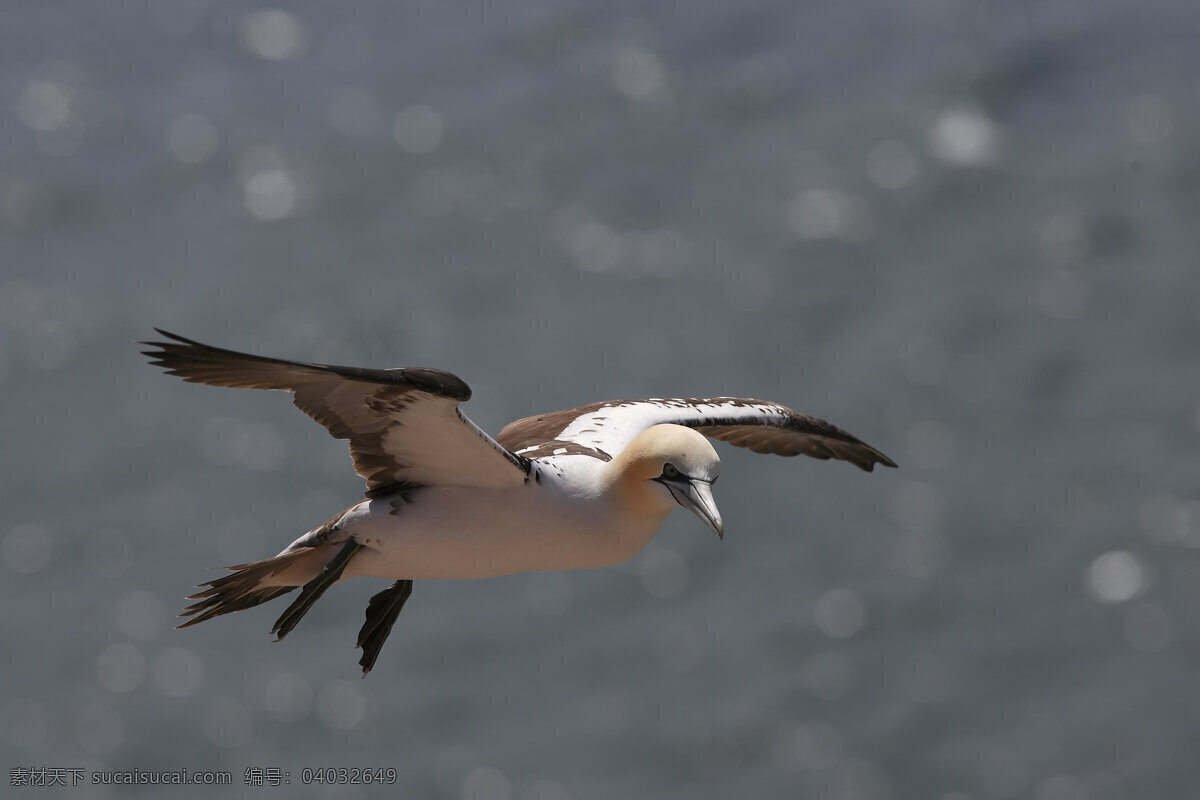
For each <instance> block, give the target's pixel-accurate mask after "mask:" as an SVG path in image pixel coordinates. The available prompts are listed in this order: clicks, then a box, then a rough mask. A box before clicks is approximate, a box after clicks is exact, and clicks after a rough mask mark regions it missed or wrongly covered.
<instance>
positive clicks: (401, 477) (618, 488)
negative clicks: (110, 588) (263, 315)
mask: <svg viewBox="0 0 1200 800" xmlns="http://www.w3.org/2000/svg"><path fill="white" fill-rule="evenodd" d="M155 330H157V331H158V333H160V334H162V335H163V336H164V337H166V338H168V339H170V340H171V341H168V342H142V344H145V345H148V346H150V347H152V348H156V349H153V350H148V351H144V353H143V354H144V355H146V356H149V358H150V360H151V362H152V363H153V364H155V365H157V366H160V367H163V368H164V369H165V370H166V371H167V372H168V373H169V374H171V375H178V376H179V377H181V378H183V379H184V380H185V381H188V382H191V383H206V384H209V385H211V386H229V387H234V388H243V389H279V390H283V391H288V392H291V393H292V400H293V402H294V403H295V404H296V406H297V407H298V408H299V409H300V410H301V411H303V412H304V413H306V414H308V415H309V416H310V417H312V418H313V419H315V420H316V421H317V422H319V423H321V425H323V426H325V428H326V429H327V430H328V431H329V432H330V434H332V435H333V436H335V437H337V438H339V439H348V440H349V442H350V455H351V457H352V458H353V460H354V469H355V471H356V472H357V473H358V474H359V475H361V476H362V477H363V478H364V479H365V480H366V482H367V491H366V498H365V499H364V500H362V501H361V502H359V503H357V504H355V505H353V506H350V507H349V508H347V509H346V510H344V511H341V512H339V513H337V514H335V515H334V516H332V517H330V518H329V519H328V520H326V521H325V522H324V523H322V524H321V525H319V526H318V527H316V528H314V529H312V530H311V531H309V532H308V533H306V534H304V535H303V536H301V537H300V538H299V539H297V540H296V541H294V542H292V543H291V544H290V545H288V546H287V547H286V548H284V550H283V551H282V552H281V553H279V555H277V556H274V557H273V558H268V559H266V560H263V561H255V562H252V563H247V564H238V565H236V566H233V567H229V569H230V570H231V571H232V574H230V575H226V576H224V577H222V578H217V579H215V580H211V581H208V582H206V583H203V584H200V586H199V587H197V588H201V589H203V591H200V592H198V593H196V594H194V595H192V596H191V597H189V598H188V599H189V600H194V601H196V602H194V603H193V604H192V605H190V606H189V607H188V608H187V609H185V610H184V612H183V614H181V616H190V617H191V619H189V620H188V621H187V622H185V623H183V624H182V625H180V626H179V627H181V628H184V627H187V626H188V625H194V624H196V623H197V622H203V621H204V620H206V619H211V618H212V617H215V616H218V615H220V614H227V613H229V612H231V611H240V610H241V609H244V608H250V607H251V606H256V605H258V604H260V603H264V602H266V601H267V600H272V599H274V598H276V597H278V596H280V595H282V594H286V593H287V592H290V591H291V590H293V589H295V588H297V587H303V588H302V590H301V592H300V595H299V596H298V597H297V598H296V600H295V601H294V602H293V603H292V604H291V605H290V606H289V607H288V608H287V610H286V611H284V612H283V614H282V615H281V616H280V617H279V619H278V620H277V621H276V622H275V625H274V627H273V628H272V629H271V633H273V634H275V635H276V641H278V640H280V639H282V638H283V637H285V636H287V634H288V633H289V632H290V631H291V630H292V629H293V628H294V627H295V626H296V623H298V622H299V621H300V619H301V618H302V617H303V616H304V614H305V613H306V612H307V611H308V609H309V608H311V607H312V605H313V603H315V602H316V601H317V600H318V599H319V598H320V597H321V595H322V594H323V593H324V592H325V590H326V589H328V588H329V587H330V586H331V585H333V584H334V583H337V582H338V581H341V580H345V579H347V578H353V577H359V576H366V577H372V578H386V579H390V580H394V583H392V585H391V586H390V587H388V588H387V589H385V590H384V591H382V592H379V593H378V594H376V595H375V596H373V597H372V598H371V600H370V603H369V604H368V605H367V611H366V622H365V623H364V624H363V627H362V629H361V631H360V632H359V635H358V645H357V646H358V647H360V648H362V650H363V655H362V658H361V659H360V661H359V664H360V665H361V666H362V668H363V675H364V676H365V675H366V674H367V672H369V671H370V670H371V668H372V667H373V666H374V665H375V660H376V658H377V657H378V656H379V650H380V648H381V647H382V646H383V643H384V641H385V640H386V639H387V636H388V634H389V633H390V632H391V629H392V625H393V624H394V623H395V621H396V617H397V616H398V615H399V614H400V610H401V609H402V608H403V606H404V603H405V601H406V600H407V599H408V597H409V595H410V594H411V593H412V584H413V581H414V580H423V579H427V578H460V579H462V578H484V577H491V576H496V575H508V574H511V573H516V572H535V571H548V570H568V569H581V568H586V567H602V566H608V565H611V564H617V563H620V562H622V561H626V560H627V559H629V558H631V557H632V556H634V555H635V554H636V553H638V552H639V551H640V550H641V549H642V548H643V547H645V546H646V544H647V543H648V542H649V541H650V539H651V538H652V537H653V536H654V534H655V532H656V531H657V530H658V528H659V526H660V525H661V524H662V522H663V520H664V519H666V517H667V514H668V513H669V512H670V511H671V509H672V508H674V507H675V506H676V505H680V506H683V507H684V508H686V509H688V510H689V511H691V512H693V513H694V514H695V515H696V516H698V517H699V518H700V519H701V520H703V521H704V523H705V524H706V525H708V527H710V528H712V529H713V531H715V532H716V534H717V536H719V537H722V536H723V535H724V524H723V522H722V521H721V514H720V512H719V511H718V510H717V504H716V501H714V500H713V495H712V485H713V484H714V483H715V482H716V480H717V475H718V473H719V472H720V466H721V461H720V459H719V458H718V457H717V453H716V451H715V450H714V449H713V447H712V445H711V444H710V443H709V441H708V439H706V438H705V437H706V436H709V437H712V438H714V439H720V440H722V441H725V442H728V443H730V444H732V445H735V446H737V447H748V448H749V449H751V450H753V451H754V452H756V453H774V454H776V455H782V456H794V455H799V454H801V453H803V454H805V455H808V456H812V457H814V458H819V459H830V458H836V459H840V460H842V461H848V462H850V463H851V464H854V465H855V466H857V467H859V468H861V469H863V470H866V471H867V472H870V471H871V470H872V468H873V467H874V466H875V465H876V464H883V465H885V466H888V467H894V466H896V465H895V464H894V463H893V462H892V460H891V459H889V458H888V457H887V456H885V455H884V454H883V453H881V452H879V451H878V450H876V449H875V448H873V447H870V446H869V445H867V444H865V443H863V442H862V441H860V440H859V439H857V438H856V437H854V436H852V435H851V434H849V433H847V432H846V431H844V430H842V429H841V428H838V427H836V426H834V425H831V424H830V423H828V422H825V421H824V420H820V419H816V418H815V417H810V416H807V415H805V414H800V413H797V412H795V411H792V410H791V409H790V408H787V407H785V406H781V405H779V404H777V403H768V402H763V401H761V400H749V399H744V398H737V397H714V398H708V399H648V400H614V401H610V402H601V403H592V404H591V405H586V406H581V407H579V408H572V409H569V410H566V411H557V412H554V413H551V414H541V415H538V416H535V417H528V418H526V419H521V420H517V421H516V422H512V423H509V424H508V425H507V426H505V428H504V430H502V431H501V432H500V435H499V436H497V437H496V438H494V439H493V438H492V437H491V436H488V434H486V433H484V432H483V431H482V430H480V429H479V428H478V427H477V426H476V425H475V424H474V423H473V422H471V420H469V419H468V418H467V417H466V415H464V414H463V413H462V411H461V410H460V409H459V406H458V404H459V403H461V402H463V401H465V400H468V399H469V398H470V396H471V390H470V388H468V387H467V385H466V384H465V383H464V382H463V381H462V380H461V379H459V378H458V377H456V376H455V375H452V374H450V373H448V372H443V371H441V370H436V369H428V368H421V367H410V368H404V369H362V368H359V367H338V366H331V365H325V364H306V363H300V362H295V361H284V360H281V359H276V358H264V357H262V356H254V355H248V354H245V353H238V352H234V351H232V350H224V349H221V348H218V347H210V346H209V345H206V344H201V343H200V342H196V341H192V340H191V339H186V338H184V337H182V336H178V335H176V334H173V333H168V332H167V331H164V330H160V329H157V328H156V329H155Z"/></svg>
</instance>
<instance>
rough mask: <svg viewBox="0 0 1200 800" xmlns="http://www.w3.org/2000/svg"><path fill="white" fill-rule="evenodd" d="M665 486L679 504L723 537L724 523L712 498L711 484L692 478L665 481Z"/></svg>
mask: <svg viewBox="0 0 1200 800" xmlns="http://www.w3.org/2000/svg"><path fill="white" fill-rule="evenodd" d="M664 483H666V482H665V481H664ZM666 486H667V488H668V489H670V490H671V496H672V497H674V498H675V501H676V502H677V503H679V505H681V506H683V507H684V508H686V509H687V510H688V511H691V512H692V513H693V514H695V515H696V516H697V517H699V518H700V519H702V520H704V524H705V525H707V526H708V527H710V528H712V529H713V531H714V532H715V533H716V534H717V538H718V539H724V538H725V523H724V522H722V521H721V512H720V511H718V510H717V501H716V500H714V499H713V495H712V484H710V483H708V482H707V481H702V480H698V479H692V480H689V481H686V482H684V481H680V482H679V483H666Z"/></svg>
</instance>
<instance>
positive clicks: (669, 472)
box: [662, 464, 683, 481]
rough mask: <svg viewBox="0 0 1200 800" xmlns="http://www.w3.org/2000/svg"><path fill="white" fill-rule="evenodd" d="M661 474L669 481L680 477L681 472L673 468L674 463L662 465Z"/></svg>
mask: <svg viewBox="0 0 1200 800" xmlns="http://www.w3.org/2000/svg"><path fill="white" fill-rule="evenodd" d="M662 476H663V477H664V478H666V479H667V480H669V481H674V480H678V479H679V478H682V477H683V473H682V472H680V471H679V470H677V469H675V465H674V464H667V465H666V466H664V467H663V474H662Z"/></svg>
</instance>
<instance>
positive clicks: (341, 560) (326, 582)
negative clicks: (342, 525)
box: [271, 539, 363, 642]
mask: <svg viewBox="0 0 1200 800" xmlns="http://www.w3.org/2000/svg"><path fill="white" fill-rule="evenodd" d="M362 547H363V545H361V544H359V543H358V542H356V541H354V540H353V539H351V540H350V541H348V542H346V544H345V546H344V547H342V549H341V550H339V551H338V554H337V555H336V556H334V557H333V558H332V559H330V561H329V563H328V564H326V565H325V567H324V568H323V569H322V570H321V572H320V573H319V574H318V575H317V577H315V578H313V579H312V580H311V581H309V582H308V583H306V584H304V589H303V590H301V592H300V596H299V597H297V598H296V599H295V600H294V601H293V602H292V604H291V605H290V606H288V607H287V610H286V611H284V612H283V613H282V614H281V615H280V616H279V619H277V620H275V627H273V628H271V633H273V634H275V641H277V642H278V641H282V640H283V637H285V636H287V635H288V634H289V633H291V632H292V628H294V627H296V623H298V622H299V621H300V620H301V619H302V618H303V617H304V615H305V614H307V613H308V610H309V609H310V608H312V606H313V603H315V602H317V601H318V600H320V599H321V595H323V594H325V590H326V589H328V588H329V587H330V586H333V585H334V584H335V583H337V582H338V579H339V578H341V577H342V572H343V571H344V570H345V569H346V565H347V564H349V563H350V559H351V558H353V557H354V554H355V553H357V552H358V551H359V549H360V548H362Z"/></svg>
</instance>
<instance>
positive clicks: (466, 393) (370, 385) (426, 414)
mask: <svg viewBox="0 0 1200 800" xmlns="http://www.w3.org/2000/svg"><path fill="white" fill-rule="evenodd" d="M155 330H157V331H158V332H159V333H160V334H162V335H163V336H165V337H167V338H168V339H171V340H172V341H164V342H143V343H142V344H146V345H149V346H151V347H153V348H157V349H154V350H147V351H144V353H143V354H144V355H146V356H148V357H149V358H150V361H151V363H152V364H155V365H156V366H159V367H162V368H163V369H164V370H166V371H167V373H168V374H170V375H176V376H178V377H180V378H182V379H183V380H185V381H188V382H190V383H205V384H208V385H210V386H227V387H232V388H239V389H277V390H281V391H289V392H291V393H292V395H293V398H292V400H293V402H294V403H295V405H296V407H297V408H299V409H300V410H301V411H303V412H304V413H305V414H307V415H308V416H310V417H312V418H313V419H314V420H316V421H317V422H318V423H320V424H321V425H322V426H324V427H325V429H326V430H328V431H329V433H330V434H331V435H333V436H334V437H336V438H338V439H347V440H349V443H350V454H351V456H352V457H353V459H354V468H355V471H356V472H358V474H359V475H361V476H362V477H363V478H364V479H365V480H366V482H367V491H368V493H371V494H377V493H379V492H380V491H387V490H389V489H390V488H391V487H392V486H400V485H413V484H421V483H441V482H448V481H449V482H455V481H459V482H461V483H464V484H468V485H474V483H478V484H486V485H497V484H506V483H511V482H520V481H522V480H524V475H523V472H524V466H525V462H524V460H523V459H520V458H518V457H516V456H513V455H512V454H511V453H508V452H507V451H505V450H504V449H503V448H501V447H499V446H498V445H496V443H495V442H494V441H492V440H491V439H490V438H489V437H487V435H486V434H484V433H483V432H482V431H480V430H479V429H478V428H476V427H475V426H474V424H472V423H471V422H470V421H469V420H467V419H466V418H465V417H464V416H463V415H462V413H461V412H460V411H459V410H458V403H460V402H462V401H465V400H467V399H469V398H470V397H471V389H470V387H468V386H467V384H466V383H464V382H463V381H462V379H460V378H459V377H457V376H456V375H453V374H451V373H449V372H443V371H442V370H437V369H429V368H425V367H407V368H403V369H364V368H361V367H343V366H335V365H331V364H310V363H304V362H298V361H286V360H283V359H278V358H267V357H265V356H256V355H250V354H247V353H239V352H237V351H234V350H226V349H224V348H220V347H213V346H211V345H206V344H202V343H201V342H197V341H194V340H192V339H187V338H185V337H183V336H179V335H178V334H174V333H170V332H168V331H164V330H160V329H158V328H156V329H155ZM439 441H444V442H445V443H446V444H447V446H446V447H445V448H439V447H437V446H436V443H437V442H439ZM514 468H515V469H514ZM518 470H520V472H518ZM473 482H474V483H473Z"/></svg>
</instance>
